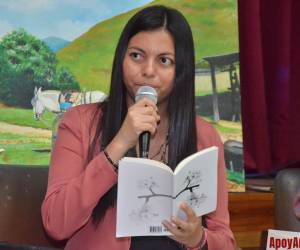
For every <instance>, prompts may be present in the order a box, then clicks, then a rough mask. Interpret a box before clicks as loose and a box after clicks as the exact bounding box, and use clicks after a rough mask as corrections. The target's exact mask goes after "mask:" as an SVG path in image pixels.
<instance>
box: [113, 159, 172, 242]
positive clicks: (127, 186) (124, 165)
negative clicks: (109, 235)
mask: <svg viewBox="0 0 300 250" xmlns="http://www.w3.org/2000/svg"><path fill="white" fill-rule="evenodd" d="M162 165H164V164H162V163H159V162H157V161H153V160H149V159H141V158H130V157H126V158H124V159H122V160H121V161H120V162H119V177H118V198H117V232H116V236H117V237H125V236H143V235H166V234H169V233H167V232H166V231H165V230H164V227H163V225H162V223H161V222H162V220H164V219H169V218H170V216H171V213H172V187H173V183H172V182H173V174H172V170H171V169H170V168H169V167H167V166H166V165H164V166H162Z"/></svg>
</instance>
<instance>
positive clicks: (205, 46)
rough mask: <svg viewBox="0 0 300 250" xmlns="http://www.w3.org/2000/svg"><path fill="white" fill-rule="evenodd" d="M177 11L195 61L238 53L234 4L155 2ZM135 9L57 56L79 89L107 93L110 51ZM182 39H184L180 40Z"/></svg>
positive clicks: (224, 0) (100, 26)
mask: <svg viewBox="0 0 300 250" xmlns="http://www.w3.org/2000/svg"><path fill="white" fill-rule="evenodd" d="M153 4H163V5H167V6H171V7H173V8H176V9H178V10H179V11H181V12H182V13H183V14H184V15H185V17H186V18H187V19H188V21H189V23H190V24H191V27H192V30H193V35H194V41H195V49H196V60H197V61H199V60H200V59H201V58H203V57H205V56H210V55H217V54H225V53H230V52H236V51H238V31H237V29H238V27H237V3H236V0H222V1H220V0H201V1H199V0H156V1H153V2H152V3H151V4H149V5H153ZM136 11H137V9H135V10H131V11H129V12H127V13H123V14H121V15H118V16H115V17H113V18H111V19H108V20H105V21H103V22H101V23H98V24H97V25H95V26H93V27H92V28H91V29H90V30H88V31H87V32H86V33H85V34H83V35H82V36H80V37H79V38H77V39H76V40H74V41H73V42H72V43H70V44H69V45H68V46H67V47H65V48H64V49H62V50H60V51H59V52H58V54H57V56H58V60H59V62H60V63H61V64H62V65H64V66H67V67H68V68H69V69H70V70H71V71H72V72H73V74H74V75H75V76H76V78H77V80H78V81H79V82H80V85H81V88H82V89H93V90H95V89H101V90H103V91H105V92H107V91H108V89H109V81H110V73H111V66H112V60H113V55H114V50H115V47H116V43H117V41H118V38H119V35H120V33H121V30H122V28H123V26H124V25H125V23H126V22H127V20H128V19H129V18H130V17H131V16H132V15H133V13H135V12H136ZM183 39H184V38H183Z"/></svg>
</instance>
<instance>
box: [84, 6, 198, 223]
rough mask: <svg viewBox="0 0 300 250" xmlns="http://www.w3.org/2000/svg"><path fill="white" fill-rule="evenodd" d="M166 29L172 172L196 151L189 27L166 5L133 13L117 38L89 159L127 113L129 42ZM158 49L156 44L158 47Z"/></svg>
mask: <svg viewBox="0 0 300 250" xmlns="http://www.w3.org/2000/svg"><path fill="white" fill-rule="evenodd" d="M161 28H163V29H166V30H168V31H169V32H170V34H171V35H172V37H173V39H174V43H175V61H176V71H175V72H176V73H175V81H174V86H173V89H172V92H171V94H170V96H169V99H168V108H167V111H168V114H169V149H168V150H169V151H168V164H169V166H170V167H171V168H172V169H175V167H176V165H177V164H178V163H179V162H180V161H181V160H182V159H184V158H185V157H187V156H188V155H190V154H192V153H194V152H196V151H197V136H196V124H195V101H194V95H195V58H194V43H193V37H192V32H191V28H190V26H189V24H188V22H187V21H186V19H185V18H184V16H183V15H182V14H181V13H180V12H179V11H177V10H175V9H172V8H169V7H165V6H151V7H147V8H145V9H142V10H141V11H139V12H138V13H136V14H135V15H134V16H133V17H132V18H131V19H130V20H129V21H128V23H127V24H126V26H125V28H124V29H123V32H122V34H121V36H120V39H119V42H118V45H117V48H116V52H115V57H114V61H113V69H112V77H111V87H110V93H109V97H108V100H107V102H105V103H104V104H102V105H101V106H99V108H101V109H102V113H103V115H102V116H101V117H100V118H99V120H98V121H97V122H98V124H97V132H96V136H95V137H94V140H93V143H92V144H91V146H90V153H89V157H88V158H89V159H88V160H91V159H92V152H93V150H94V149H95V147H96V144H97V143H98V144H99V141H100V142H101V149H102V150H103V149H105V147H106V146H107V145H108V144H109V143H110V142H111V140H112V139H113V138H114V136H115V135H116V134H117V132H118V131H119V129H120V128H121V125H122V123H123V121H124V119H125V116H126V114H127V103H126V87H125V85H124V82H123V71H122V65H123V60H124V56H125V53H126V50H127V46H128V43H129V40H130V39H131V38H132V37H133V36H134V35H136V34H137V33H138V32H141V31H151V30H157V29H161ZM158 46H159V45H158ZM116 191H117V185H115V186H114V187H112V188H111V189H110V190H109V191H108V192H107V193H106V194H105V195H104V196H103V197H101V199H100V200H99V202H98V204H97V205H96V207H95V208H94V210H93V213H92V218H93V223H94V224H95V225H98V223H99V222H100V221H101V219H102V218H103V217H104V215H105V212H106V210H107V209H108V208H109V207H110V206H114V205H115V202H116Z"/></svg>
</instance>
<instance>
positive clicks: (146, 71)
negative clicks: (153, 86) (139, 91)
mask: <svg viewBox="0 0 300 250" xmlns="http://www.w3.org/2000/svg"><path fill="white" fill-rule="evenodd" d="M142 73H143V76H145V77H153V76H154V75H155V62H154V60H150V59H149V60H147V61H145V63H144V65H143V69H142Z"/></svg>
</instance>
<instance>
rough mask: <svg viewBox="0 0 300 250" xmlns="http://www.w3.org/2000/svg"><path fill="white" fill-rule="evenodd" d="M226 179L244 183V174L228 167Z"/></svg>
mask: <svg viewBox="0 0 300 250" xmlns="http://www.w3.org/2000/svg"><path fill="white" fill-rule="evenodd" d="M226 174H227V179H228V180H232V181H235V182H236V183H238V184H244V183H245V174H244V173H240V172H235V171H232V170H230V169H226Z"/></svg>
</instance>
